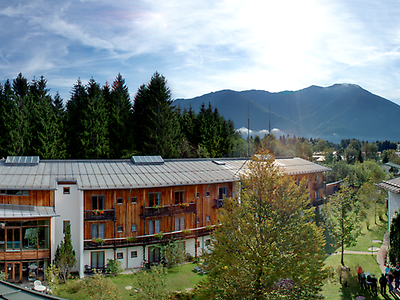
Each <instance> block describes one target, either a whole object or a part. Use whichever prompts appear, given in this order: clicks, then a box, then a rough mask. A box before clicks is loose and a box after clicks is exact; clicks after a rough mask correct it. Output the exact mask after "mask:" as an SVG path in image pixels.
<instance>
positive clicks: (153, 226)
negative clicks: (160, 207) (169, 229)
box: [147, 219, 160, 234]
mask: <svg viewBox="0 0 400 300" xmlns="http://www.w3.org/2000/svg"><path fill="white" fill-rule="evenodd" d="M147 224H148V226H149V234H156V233H159V232H160V219H157V220H149V221H148V223H147Z"/></svg>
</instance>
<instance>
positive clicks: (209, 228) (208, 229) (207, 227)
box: [204, 225, 213, 231]
mask: <svg viewBox="0 0 400 300" xmlns="http://www.w3.org/2000/svg"><path fill="white" fill-rule="evenodd" d="M204 229H205V230H207V231H210V230H212V229H213V227H212V226H211V225H207V226H206V227H204Z"/></svg>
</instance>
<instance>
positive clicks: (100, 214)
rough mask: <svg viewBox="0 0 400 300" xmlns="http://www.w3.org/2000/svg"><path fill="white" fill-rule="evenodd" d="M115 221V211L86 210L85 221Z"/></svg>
mask: <svg viewBox="0 0 400 300" xmlns="http://www.w3.org/2000/svg"><path fill="white" fill-rule="evenodd" d="M95 220H101V221H104V220H111V221H114V220H115V209H103V210H85V221H95Z"/></svg>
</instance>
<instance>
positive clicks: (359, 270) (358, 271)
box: [357, 266, 363, 284]
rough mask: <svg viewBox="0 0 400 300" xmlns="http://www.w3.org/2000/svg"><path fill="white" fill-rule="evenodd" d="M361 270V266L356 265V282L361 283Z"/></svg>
mask: <svg viewBox="0 0 400 300" xmlns="http://www.w3.org/2000/svg"><path fill="white" fill-rule="evenodd" d="M362 272H363V269H362V268H361V266H359V267H358V269H357V275H358V283H359V284H361V274H362Z"/></svg>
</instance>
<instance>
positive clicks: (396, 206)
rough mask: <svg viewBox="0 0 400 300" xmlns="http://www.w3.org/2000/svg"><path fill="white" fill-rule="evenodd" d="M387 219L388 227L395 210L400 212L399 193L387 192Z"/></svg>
mask: <svg viewBox="0 0 400 300" xmlns="http://www.w3.org/2000/svg"><path fill="white" fill-rule="evenodd" d="M388 201H389V202H388V220H389V224H388V225H389V228H390V224H391V222H392V218H393V216H394V214H395V212H396V211H399V212H400V194H395V193H392V192H389V200H388Z"/></svg>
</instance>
